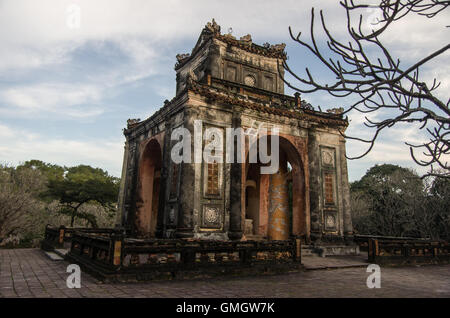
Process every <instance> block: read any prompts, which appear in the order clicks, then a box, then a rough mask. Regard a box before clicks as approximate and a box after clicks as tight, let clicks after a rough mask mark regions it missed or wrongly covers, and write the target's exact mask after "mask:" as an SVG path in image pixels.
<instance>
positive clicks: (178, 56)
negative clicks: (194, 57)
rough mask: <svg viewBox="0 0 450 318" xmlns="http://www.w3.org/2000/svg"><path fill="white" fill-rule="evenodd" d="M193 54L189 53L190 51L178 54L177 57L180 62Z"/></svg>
mask: <svg viewBox="0 0 450 318" xmlns="http://www.w3.org/2000/svg"><path fill="white" fill-rule="evenodd" d="M190 56H191V55H190V54H189V53H185V54H177V55H176V58H177V61H178V62H179V63H180V62H182V61H183V60H185V59H187V58H188V57H190Z"/></svg>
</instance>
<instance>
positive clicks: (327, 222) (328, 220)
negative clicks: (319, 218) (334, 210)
mask: <svg viewBox="0 0 450 318" xmlns="http://www.w3.org/2000/svg"><path fill="white" fill-rule="evenodd" d="M325 225H326V226H327V228H334V227H335V225H336V220H335V219H334V216H333V215H331V214H328V215H327V216H326V219H325Z"/></svg>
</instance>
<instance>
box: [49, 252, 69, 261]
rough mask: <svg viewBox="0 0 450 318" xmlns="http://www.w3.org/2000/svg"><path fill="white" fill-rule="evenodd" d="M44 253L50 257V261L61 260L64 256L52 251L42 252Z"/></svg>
mask: <svg viewBox="0 0 450 318" xmlns="http://www.w3.org/2000/svg"><path fill="white" fill-rule="evenodd" d="M44 253H45V255H47V257H48V258H50V259H51V260H52V261H63V260H64V258H62V257H61V256H59V255H58V254H56V253H54V252H44Z"/></svg>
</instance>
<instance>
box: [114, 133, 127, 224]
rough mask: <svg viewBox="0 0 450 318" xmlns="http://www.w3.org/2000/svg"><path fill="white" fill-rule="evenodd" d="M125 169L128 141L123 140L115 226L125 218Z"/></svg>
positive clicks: (122, 222)
mask: <svg viewBox="0 0 450 318" xmlns="http://www.w3.org/2000/svg"><path fill="white" fill-rule="evenodd" d="M127 169H128V141H125V146H124V151H123V162H122V175H121V177H120V188H119V198H118V202H117V207H118V210H117V214H116V221H115V223H116V227H120V226H123V225H124V220H125V213H126V211H125V206H124V201H125V194H126V191H125V188H126V179H127Z"/></svg>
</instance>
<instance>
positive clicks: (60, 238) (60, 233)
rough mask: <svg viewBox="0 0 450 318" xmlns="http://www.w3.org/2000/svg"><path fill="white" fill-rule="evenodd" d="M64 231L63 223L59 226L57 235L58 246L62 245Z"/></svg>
mask: <svg viewBox="0 0 450 318" xmlns="http://www.w3.org/2000/svg"><path fill="white" fill-rule="evenodd" d="M65 231H66V227H65V226H64V225H61V226H60V227H59V237H58V245H60V246H63V245H64V235H65Z"/></svg>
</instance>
